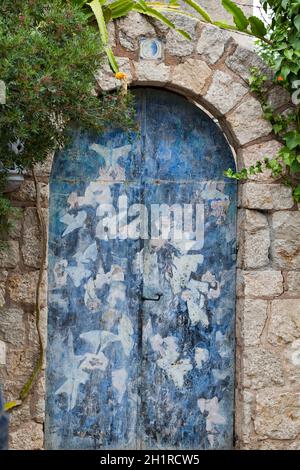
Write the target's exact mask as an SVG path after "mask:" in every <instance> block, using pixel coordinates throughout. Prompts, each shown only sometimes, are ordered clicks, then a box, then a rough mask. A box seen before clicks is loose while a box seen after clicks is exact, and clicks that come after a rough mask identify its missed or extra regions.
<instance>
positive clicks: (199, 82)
mask: <svg viewBox="0 0 300 470" xmlns="http://www.w3.org/2000/svg"><path fill="white" fill-rule="evenodd" d="M180 21H181V22H183V24H181V27H182V28H183V29H185V30H187V31H188V32H189V33H190V35H191V37H192V39H193V40H192V41H191V42H188V41H186V40H184V39H183V38H181V37H179V36H178V35H177V34H176V33H174V32H172V31H169V30H167V29H165V28H164V27H162V26H161V25H159V24H157V23H156V22H154V23H149V22H148V21H146V20H145V18H144V17H142V16H140V15H138V14H135V13H134V14H131V15H129V16H128V17H127V18H125V19H122V20H120V21H118V22H116V23H115V24H111V25H110V35H111V42H112V46H113V49H114V52H115V54H116V55H117V57H118V60H119V64H120V67H121V69H122V70H123V71H124V72H126V73H127V74H128V77H129V83H130V85H137V86H144V85H147V86H158V87H162V88H166V89H169V90H176V91H177V92H178V93H181V94H183V95H184V96H186V97H188V98H189V99H191V100H193V101H195V102H196V103H199V104H200V105H201V106H202V107H203V108H205V109H207V111H208V112H210V113H211V114H212V115H213V116H214V117H215V118H216V119H218V121H219V124H220V126H221V127H222V129H223V132H224V133H225V134H226V136H227V138H228V140H229V142H230V143H231V145H232V146H233V148H234V149H235V152H236V158H237V166H238V167H241V166H243V165H250V164H253V163H255V162H256V161H257V160H258V159H261V158H262V157H263V156H264V155H272V154H274V153H275V152H276V150H277V149H278V148H279V147H280V143H279V142H278V141H277V140H276V138H275V137H274V135H273V134H272V133H271V127H270V125H269V124H268V123H267V122H266V121H265V120H264V118H263V116H262V110H261V107H260V104H259V102H258V101H257V99H256V98H255V97H254V96H253V95H252V94H251V92H250V91H249V87H248V84H247V79H248V77H249V68H250V67H251V66H257V67H260V68H264V66H263V64H262V62H261V61H260V59H259V58H258V57H257V55H256V54H255V53H254V52H253V51H251V49H249V48H247V47H244V46H242V45H240V44H239V42H238V38H237V37H236V36H235V35H231V34H230V33H228V32H226V31H221V30H219V29H217V28H215V27H212V26H208V25H206V24H203V23H200V22H194V21H193V20H190V19H185V20H180ZM147 40H148V46H147ZM153 40H157V41H158V43H159V47H157V48H156V49H155V54H156V56H155V58H153V57H152V58H151V57H150V58H149V41H150V43H151V41H153ZM142 41H143V42H144V49H143V50H142V49H141V43H142ZM150 50H151V47H150ZM147 51H148V52H147ZM147 54H148V55H147ZM150 55H151V54H150ZM147 57H148V58H147ZM265 72H266V73H268V71H266V70H265ZM97 82H98V91H101V90H103V91H106V90H111V89H113V88H115V87H116V86H118V82H117V81H116V80H115V78H114V76H113V74H112V73H111V72H110V71H109V69H108V67H107V69H106V71H105V70H104V71H101V72H99V74H98V76H97ZM269 100H270V101H271V102H272V104H273V106H274V107H276V108H278V109H280V110H283V109H285V108H286V107H287V106H288V102H287V100H286V97H285V96H283V95H280V94H278V89H277V88H276V86H275V87H274V86H273V87H270V92H269ZM51 165H52V160H51V158H49V160H48V162H46V163H45V165H43V167H40V168H38V169H37V175H38V178H39V182H40V186H41V189H42V195H43V205H44V207H45V213H46V210H47V206H48V200H47V191H48V180H49V175H50V171H51ZM12 198H13V200H14V201H15V204H16V205H17V206H19V207H21V208H22V210H23V219H22V221H21V222H20V226H19V227H18V228H17V229H16V230H15V231H14V233H13V234H12V235H11V240H10V242H9V243H10V248H11V250H12V253H14V256H13V261H10V260H8V259H6V258H2V259H1V266H3V268H5V273H6V274H4V278H3V281H2V284H3V286H4V289H5V298H4V308H5V309H6V310H7V312H8V313H9V316H7V317H6V319H4V320H2V319H1V320H0V327H1V326H3V328H4V326H5V328H6V329H7V324H8V323H7V322H9V321H13V318H16V316H17V317H18V324H19V325H21V326H20V330H19V331H18V332H15V335H14V338H12V337H5V336H4V337H3V340H4V341H2V340H1V341H2V343H3V344H4V346H2V343H1V347H2V349H1V351H3V350H4V348H5V347H6V356H5V354H2V353H1V354H2V355H1V361H2V363H3V367H2V369H1V371H2V370H3V376H4V380H2V381H4V382H6V383H7V384H8V385H7V387H6V388H7V392H6V393H7V398H8V399H9V398H14V396H15V395H16V393H17V391H18V386H19V385H18V381H16V380H15V376H14V374H15V372H16V367H17V366H16V364H17V362H18V360H20V358H21V357H22V354H23V355H24V354H26V357H27V361H26V362H25V363H23V365H22V373H23V374H28V373H29V371H30V367H31V361H30V357H34V354H36V351H37V345H36V342H35V340H34V328H33V325H32V317H31V316H30V314H29V312H30V308H31V306H32V305H33V303H34V288H35V278H36V276H37V269H38V263H39V234H38V228H37V222H36V216H35V209H34V196H33V182H32V181H31V179H30V176H28V177H27V178H26V180H25V182H24V184H23V186H22V187H21V189H20V190H19V191H18V192H17V193H15V194H13V195H12ZM295 209H296V208H295V207H294V202H293V199H292V195H291V191H290V189H289V188H288V187H286V186H284V185H283V184H280V183H279V182H274V180H273V179H271V178H270V175H268V174H264V175H259V176H256V177H253V178H251V180H250V181H247V182H245V183H242V184H240V190H239V216H238V235H239V243H238V248H239V249H238V285H237V334H236V335H237V361H236V363H237V367H236V384H237V389H236V413H235V414H236V416H235V419H236V445H237V447H239V448H243V449H248V448H254V449H257V448H259V449H263V448H269V449H271V448H272V449H281V448H294V449H295V448H299V446H300V441H299V438H298V435H299V433H300V420H299V417H298V416H297V415H296V414H295V413H294V412H290V411H291V410H292V409H293V408H294V407H297V406H299V405H298V403H299V398H300V397H299V391H298V390H299V382H300V379H299V368H298V369H297V367H299V366H298V365H297V364H298V363H297V360H296V359H295V357H296V356H295V354H296V353H297V351H298V350H299V338H300V331H299V330H300V327H299V324H298V323H297V322H298V320H295V318H298V317H299V316H300V311H299V308H300V307H299V296H300V294H299V286H300V277H299V270H300V256H299V249H298V245H297V236H298V238H299V232H300V214H299V213H298V212H295ZM289 231H290V233H291V234H292V235H289V234H287V232H289ZM46 290H47V286H46V281H45V285H44V305H45V306H46ZM45 311H46V308H45ZM44 313H45V312H44ZM297 315H298V317H297ZM45 316H46V313H45ZM1 322H2V323H1ZM295 322H296V323H297V325H298V326H297V327H296V328H294V326H293V325H294V324H295ZM45 328H46V327H45ZM1 331H2V330H1ZM25 333H26V334H25ZM25 336H26V338H27V339H26V341H25V340H24V339H23V338H24V337H25ZM26 349H27V352H26V353H25V350H26ZM2 356H3V357H2ZM18 358H19V359H18ZM4 363H5V365H4ZM18 377H19V378H20V380H21V375H20V374H19V375H18ZM43 403H44V389H43V380H42V379H41V380H40V382H39V384H38V386H37V388H36V389H35V390H34V391H33V393H32V396H31V401H30V402H29V404H28V405H24V408H23V411H20V412H16V413H15V414H14V415H13V416H12V420H11V430H12V432H11V442H12V443H11V447H12V448H13V447H15V448H21V447H22V448H31V449H35V448H39V447H41V446H42V441H43V425H42V422H43Z"/></svg>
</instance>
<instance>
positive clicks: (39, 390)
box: [31, 375, 46, 423]
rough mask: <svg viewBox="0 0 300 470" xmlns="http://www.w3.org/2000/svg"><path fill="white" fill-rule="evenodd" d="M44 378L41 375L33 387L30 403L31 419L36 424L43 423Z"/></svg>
mask: <svg viewBox="0 0 300 470" xmlns="http://www.w3.org/2000/svg"><path fill="white" fill-rule="evenodd" d="M45 391H46V385H45V376H44V375H42V376H41V377H40V378H39V380H38V382H37V384H36V387H35V390H34V393H33V396H32V398H31V403H32V417H33V419H34V420H35V421H36V422H37V423H43V422H44V420H45Z"/></svg>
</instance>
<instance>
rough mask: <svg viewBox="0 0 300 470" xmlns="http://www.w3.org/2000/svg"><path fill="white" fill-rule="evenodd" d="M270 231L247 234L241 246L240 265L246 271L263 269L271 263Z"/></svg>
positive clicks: (239, 252)
mask: <svg viewBox="0 0 300 470" xmlns="http://www.w3.org/2000/svg"><path fill="white" fill-rule="evenodd" d="M269 248H270V231H269V229H268V228H267V229H262V230H258V231H257V232H256V233H251V232H250V233H249V232H247V231H246V232H245V233H244V236H243V240H242V241H241V243H240V244H239V251H238V264H239V266H241V267H242V268H244V269H252V268H255V269H257V268H263V267H266V266H267V265H268V264H269V262H270V259H269Z"/></svg>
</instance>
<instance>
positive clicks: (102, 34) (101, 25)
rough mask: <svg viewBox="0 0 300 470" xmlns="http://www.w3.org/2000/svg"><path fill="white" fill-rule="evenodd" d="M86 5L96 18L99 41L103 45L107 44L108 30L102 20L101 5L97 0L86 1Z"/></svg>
mask: <svg viewBox="0 0 300 470" xmlns="http://www.w3.org/2000/svg"><path fill="white" fill-rule="evenodd" d="M88 5H89V6H90V7H91V9H92V10H93V13H94V15H95V18H96V20H97V23H98V28H99V32H100V37H101V41H102V43H103V45H104V46H106V45H107V44H108V31H107V28H106V24H105V20H104V15H103V10H102V5H101V3H100V1H99V0H93V1H92V2H90V3H88Z"/></svg>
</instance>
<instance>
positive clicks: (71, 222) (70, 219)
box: [60, 211, 87, 237]
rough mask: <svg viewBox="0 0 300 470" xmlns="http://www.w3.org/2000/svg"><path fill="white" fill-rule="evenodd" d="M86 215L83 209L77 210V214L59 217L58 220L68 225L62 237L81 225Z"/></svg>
mask: <svg viewBox="0 0 300 470" xmlns="http://www.w3.org/2000/svg"><path fill="white" fill-rule="evenodd" d="M86 217H87V214H86V212H85V211H79V212H78V214H77V215H71V214H65V215H64V216H63V217H61V218H60V221H61V222H62V223H63V224H65V225H67V226H68V227H67V228H66V229H65V231H64V232H63V234H62V237H65V236H66V235H68V234H69V233H72V232H73V231H74V230H77V229H78V228H81V227H83V225H84V222H85V220H86Z"/></svg>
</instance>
